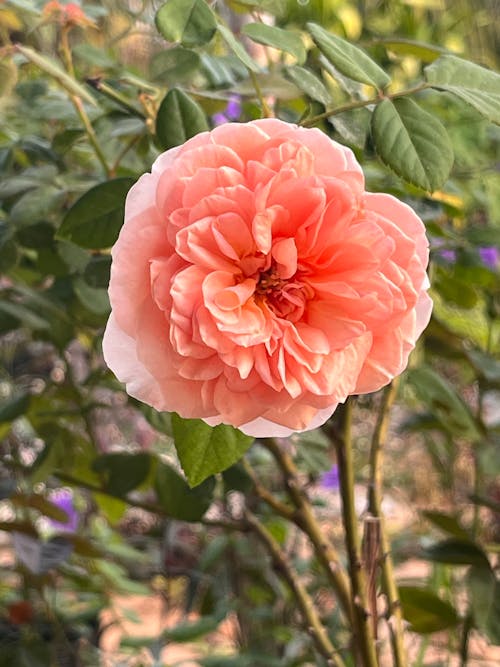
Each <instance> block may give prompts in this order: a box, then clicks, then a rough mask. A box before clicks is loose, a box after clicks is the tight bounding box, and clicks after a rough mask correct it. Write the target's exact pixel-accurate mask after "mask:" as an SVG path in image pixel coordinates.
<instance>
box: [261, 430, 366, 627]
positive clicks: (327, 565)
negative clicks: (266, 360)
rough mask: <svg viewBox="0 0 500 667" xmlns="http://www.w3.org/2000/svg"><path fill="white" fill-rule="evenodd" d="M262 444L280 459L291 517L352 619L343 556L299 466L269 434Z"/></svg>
mask: <svg viewBox="0 0 500 667" xmlns="http://www.w3.org/2000/svg"><path fill="white" fill-rule="evenodd" d="M263 445H264V446H265V447H266V448H267V449H268V450H269V451H270V452H271V454H272V455H273V456H274V458H275V460H276V462H277V463H278V465H279V467H280V468H281V471H282V472H283V476H284V479H285V485H286V489H287V492H288V495H289V496H290V499H291V500H292V502H293V504H294V505H295V508H296V511H295V512H294V513H293V516H292V517H291V520H292V521H293V522H294V523H295V524H296V525H297V526H298V527H299V528H300V529H301V530H302V531H303V532H304V533H305V534H306V535H307V536H308V537H309V539H310V540H311V543H312V545H313V547H314V551H315V553H316V558H317V559H318V562H319V563H320V565H321V566H322V567H323V569H324V571H325V573H326V576H327V578H328V581H329V582H330V585H331V586H332V588H333V590H334V591H335V593H336V594H337V597H338V600H339V602H340V606H341V608H342V610H343V611H344V614H345V615H346V617H347V618H348V619H349V620H351V621H352V619H353V607H352V602H351V591H350V586H349V579H348V577H347V575H346V573H345V570H344V568H343V567H342V564H341V562H340V558H339V556H338V554H337V552H336V550H335V548H334V547H333V545H332V544H331V542H330V541H329V540H328V538H327V536H326V535H325V531H324V528H322V527H321V526H320V524H319V523H318V521H317V519H316V517H315V515H314V512H313V510H312V507H311V503H310V501H309V499H308V497H307V495H306V494H305V492H304V490H303V488H302V485H301V483H300V479H299V474H298V470H297V468H296V467H295V464H294V462H293V460H292V458H291V456H290V455H289V454H288V453H287V452H285V451H284V450H283V449H282V448H281V447H280V446H279V445H278V443H277V442H276V441H275V440H274V439H272V438H268V439H266V440H264V441H263Z"/></svg>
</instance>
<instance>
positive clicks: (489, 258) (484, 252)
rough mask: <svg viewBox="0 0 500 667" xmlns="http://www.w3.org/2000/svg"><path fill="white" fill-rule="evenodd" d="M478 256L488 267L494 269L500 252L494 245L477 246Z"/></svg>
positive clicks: (499, 257)
mask: <svg viewBox="0 0 500 667" xmlns="http://www.w3.org/2000/svg"><path fill="white" fill-rule="evenodd" d="M479 257H480V258H481V261H482V263H483V264H484V265H485V266H487V267H488V268H489V269H496V268H497V267H498V264H499V263H500V252H499V251H498V248H495V246H488V247H486V248H479Z"/></svg>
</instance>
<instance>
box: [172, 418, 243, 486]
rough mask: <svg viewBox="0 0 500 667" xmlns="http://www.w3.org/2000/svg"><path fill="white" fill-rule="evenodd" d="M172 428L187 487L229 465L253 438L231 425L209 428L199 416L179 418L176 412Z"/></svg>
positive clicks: (240, 454) (239, 456)
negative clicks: (196, 417)
mask: <svg viewBox="0 0 500 667" xmlns="http://www.w3.org/2000/svg"><path fill="white" fill-rule="evenodd" d="M172 430H173V434H174V440H175V448H176V450H177V454H178V456H179V459H180V462H181V465H182V468H183V470H184V472H185V473H186V476H187V478H188V481H189V484H190V485H191V486H196V485H197V484H200V482H202V481H203V480H204V479H206V478H207V477H209V476H210V475H214V474H215V473H217V472H221V471H222V470H225V469H226V468H229V466H231V465H232V464H233V463H235V462H236V461H237V460H238V459H240V458H241V457H242V456H243V454H244V453H245V452H246V450H247V449H248V448H249V447H250V445H251V444H252V442H253V438H251V437H249V436H248V435H244V434H243V433H241V431H238V430H237V429H235V428H233V427H232V426H226V425H225V424H221V425H219V426H215V427H212V426H208V424H205V422H204V421H202V420H201V419H182V418H181V417H179V416H178V415H176V414H174V415H172Z"/></svg>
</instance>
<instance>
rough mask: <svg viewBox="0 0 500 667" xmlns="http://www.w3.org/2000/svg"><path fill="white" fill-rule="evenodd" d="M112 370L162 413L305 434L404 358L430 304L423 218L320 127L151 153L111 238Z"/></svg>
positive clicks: (108, 350) (278, 127)
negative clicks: (370, 182) (380, 189)
mask: <svg viewBox="0 0 500 667" xmlns="http://www.w3.org/2000/svg"><path fill="white" fill-rule="evenodd" d="M112 255H113V263H112V271H111V281H110V288H109V293H110V300H111V305H112V314H111V316H110V319H109V322H108V325H107V328H106V332H105V336H104V342H103V350H104V356H105V359H106V362H107V364H108V365H109V366H110V368H111V369H112V370H113V371H114V372H115V374H116V375H117V377H118V378H119V379H120V380H121V381H123V382H125V383H126V386H127V391H128V393H129V394H130V395H132V396H134V397H136V398H138V399H140V400H141V401H144V402H145V403H148V404H150V405H152V406H154V407H155V408H156V409H158V410H166V411H175V412H178V413H179V414H180V415H181V416H183V417H188V418H202V419H204V420H205V421H206V422H208V423H209V424H213V425H214V424H218V423H221V422H223V423H227V424H232V425H234V426H237V427H239V428H241V429H242V430H243V431H244V432H246V433H248V434H250V435H255V436H272V435H287V434H289V433H290V432H292V431H300V430H306V429H311V428H314V427H316V426H318V425H320V424H322V423H323V422H325V421H326V420H327V419H328V417H329V416H330V415H331V414H332V413H333V411H334V410H335V408H336V406H337V405H338V403H339V402H343V401H344V400H345V399H346V398H347V397H348V396H349V395H350V394H353V393H356V394H359V393H366V392H372V391H375V390H377V389H379V388H380V387H382V386H384V385H385V384H387V383H388V382H389V381H390V380H391V379H392V378H393V377H394V376H396V375H397V374H399V373H401V371H402V370H403V369H404V368H405V366H406V364H407V360H408V355H409V353H410V351H411V350H412V349H413V347H414V346H415V341H416V339H417V338H418V336H419V335H420V333H421V332H422V330H423V329H424V327H425V326H426V324H427V322H428V320H429V317H430V312H431V307H432V304H431V300H430V298H429V296H428V294H427V291H426V290H427V288H428V280H427V276H426V266H427V261H428V244H427V240H426V237H425V233H424V226H423V224H422V222H421V220H420V219H419V218H418V216H417V215H416V214H415V213H414V212H413V210H412V209H411V208H410V207H408V206H407V205H406V204H404V203H402V202H400V201H399V200H397V199H395V198H394V197H392V196H391V195H388V194H372V193H368V192H365V189H364V177H363V172H362V170H361V167H360V165H359V164H358V163H357V161H356V159H355V157H354V155H353V153H352V152H351V151H350V150H349V149H348V148H345V147H344V146H342V145H340V144H338V143H336V142H334V141H332V140H331V139H329V138H328V137H327V136H326V135H325V134H324V133H322V132H321V131H319V130H317V129H304V128H299V127H297V126H295V125H290V124H288V123H285V122H282V121H279V120H274V119H266V120H258V121H254V122H250V123H247V124H226V125H222V126H220V127H218V128H216V129H214V130H213V131H211V132H204V133H202V134H199V135H197V136H195V137H194V138H192V139H190V140H189V141H187V142H186V143H185V144H184V145H183V146H180V147H177V148H173V149H171V150H169V151H167V152H166V153H163V154H162V155H160V156H159V157H158V159H157V160H156V162H155V163H154V165H153V167H152V172H151V173H148V174H145V175H143V176H142V177H141V178H140V179H139V181H138V182H137V183H136V184H135V185H134V186H133V187H132V189H131V190H130V193H129V195H128V197H127V202H126V212H125V223H124V225H123V228H122V230H121V234H120V237H119V239H118V241H117V243H116V244H115V246H114V248H113V253H112Z"/></svg>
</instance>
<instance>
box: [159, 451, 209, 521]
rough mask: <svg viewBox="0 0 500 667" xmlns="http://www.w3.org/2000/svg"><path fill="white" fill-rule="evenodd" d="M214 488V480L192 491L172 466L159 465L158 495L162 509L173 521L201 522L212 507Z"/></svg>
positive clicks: (207, 481) (160, 463)
mask: <svg viewBox="0 0 500 667" xmlns="http://www.w3.org/2000/svg"><path fill="white" fill-rule="evenodd" d="M214 486H215V482H214V480H213V479H208V480H206V481H205V482H204V483H203V484H200V486H198V487H197V488H196V489H190V488H189V485H188V484H187V482H186V481H185V479H184V478H183V477H181V475H179V473H178V472H176V471H175V470H174V469H173V468H172V467H171V466H169V465H167V464H165V463H162V462H159V463H158V467H157V469H156V479H155V491H156V495H157V496H158V501H159V503H160V505H161V507H162V508H163V509H164V510H165V512H166V513H167V514H168V515H169V516H171V517H172V518H173V519H179V520H181V521H199V520H200V519H201V518H202V516H203V515H204V514H205V512H206V511H207V509H208V508H209V507H210V504H211V502H212V492H213V489H214Z"/></svg>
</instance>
